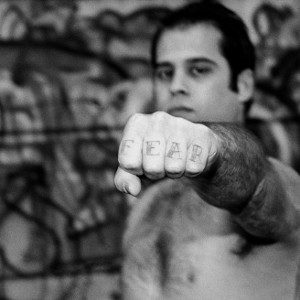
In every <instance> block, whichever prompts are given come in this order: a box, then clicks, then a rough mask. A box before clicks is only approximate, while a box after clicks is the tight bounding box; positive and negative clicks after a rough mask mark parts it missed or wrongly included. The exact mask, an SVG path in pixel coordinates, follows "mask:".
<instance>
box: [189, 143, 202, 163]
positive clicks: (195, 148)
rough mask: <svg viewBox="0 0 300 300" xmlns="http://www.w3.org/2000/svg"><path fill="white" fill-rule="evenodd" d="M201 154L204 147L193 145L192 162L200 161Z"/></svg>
mask: <svg viewBox="0 0 300 300" xmlns="http://www.w3.org/2000/svg"><path fill="white" fill-rule="evenodd" d="M201 153H202V147H200V146H199V145H193V148H192V154H191V157H190V160H191V161H193V162H196V161H197V159H199V157H200V155H201Z"/></svg>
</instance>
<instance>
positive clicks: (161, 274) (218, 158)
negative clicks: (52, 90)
mask: <svg viewBox="0 0 300 300" xmlns="http://www.w3.org/2000/svg"><path fill="white" fill-rule="evenodd" d="M220 38H221V36H220V33H219V32H218V31H217V30H216V29H214V28H213V27H212V26H210V25H205V24H199V25H196V26H191V27H186V28H180V29H172V30H168V31H166V32H165V33H163V35H162V37H161V39H160V41H159V43H158V49H157V50H158V51H157V66H156V72H155V79H154V81H155V95H156V99H157V105H158V109H159V110H163V111H166V112H162V111H159V112H156V113H154V114H151V115H143V114H136V115H134V116H133V117H131V118H130V119H129V121H128V123H127V124H126V126H125V129H124V132H123V138H122V141H121V143H120V150H119V157H118V159H119V168H118V170H117V172H116V176H115V184H116V187H117V188H118V189H119V190H120V191H122V192H125V193H129V194H131V195H134V196H137V195H138V194H139V193H140V192H141V189H142V185H141V175H143V176H146V177H148V178H149V179H151V180H153V181H154V180H159V179H165V178H171V179H173V180H171V181H167V182H166V181H164V180H163V181H158V185H155V186H154V187H152V188H150V191H149V192H148V193H147V192H146V193H145V195H143V197H142V198H141V199H140V201H139V202H138V203H137V204H136V205H135V207H134V208H133V212H132V214H131V217H130V218H129V223H128V229H127V231H126V235H125V239H124V251H125V259H124V266H123V276H122V279H123V295H124V298H125V299H128V300H129V299H130V300H135V299H147V300H158V299H164V300H166V299H173V300H174V299H188V300H192V299H199V298H200V299H236V300H240V299H247V300H253V299H257V300H258V299H260V300H261V299H278V300H279V299H292V297H293V291H294V288H295V286H294V285H295V282H294V279H295V274H296V265H295V261H296V259H297V258H298V257H299V255H298V254H297V253H300V251H299V243H300V241H299V237H297V236H296V235H295V236H294V234H295V232H296V230H297V228H299V225H300V224H299V220H300V215H299V207H300V203H299V197H298V196H299V195H300V180H299V177H298V176H297V175H295V174H294V173H293V174H292V176H291V178H292V179H290V178H289V177H288V174H289V176H290V173H291V172H290V170H285V169H284V168H283V166H281V165H279V166H277V165H276V166H275V165H273V164H271V163H270V161H269V160H268V159H267V158H266V157H265V156H264V154H263V152H262V149H261V147H260V146H259V144H258V143H257V141H256V140H255V139H254V138H253V137H252V136H251V135H249V134H248V133H247V132H246V131H245V130H243V129H242V128H241V127H240V126H236V125H232V124H230V123H231V122H235V123H238V122H242V121H243V103H244V102H246V101H247V100H248V99H249V97H250V96H251V93H252V88H251V72H249V70H245V71H244V72H242V73H241V74H240V75H239V77H238V85H237V86H238V89H237V91H236V92H235V91H232V90H231V89H230V84H229V83H230V82H229V80H230V69H229V66H228V63H227V62H226V60H225V59H224V57H223V56H222V54H221V52H220V49H219V47H218V46H219V42H220ZM207 121H213V122H222V124H218V123H205V124H199V122H207ZM223 122H225V123H223ZM277 169H278V170H283V172H284V174H283V175H282V174H281V175H280V174H279V173H278V172H277ZM177 178H178V179H177ZM174 179H175V180H174ZM285 180H288V181H287V182H288V184H287V183H286V186H287V187H288V188H287V189H285V188H284V187H283V185H282V182H283V181H285ZM295 195H296V196H295ZM297 207H298V208H297ZM298 236H299V235H298ZM297 255H298V256H297ZM204 274H205V275H204ZM272 274H276V276H273V275H272ZM254 291H255V294H254Z"/></svg>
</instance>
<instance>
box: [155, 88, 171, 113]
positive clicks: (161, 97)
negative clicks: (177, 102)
mask: <svg viewBox="0 0 300 300" xmlns="http://www.w3.org/2000/svg"><path fill="white" fill-rule="evenodd" d="M154 97H155V101H156V108H157V109H158V110H165V109H166V107H167V105H168V99H169V92H168V88H167V87H166V86H165V85H162V84H156V85H155V86H154Z"/></svg>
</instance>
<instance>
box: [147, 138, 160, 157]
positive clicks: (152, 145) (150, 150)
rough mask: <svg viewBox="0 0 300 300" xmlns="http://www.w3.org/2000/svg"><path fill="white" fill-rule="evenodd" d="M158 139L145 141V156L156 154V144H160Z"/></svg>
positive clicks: (157, 153)
mask: <svg viewBox="0 0 300 300" xmlns="http://www.w3.org/2000/svg"><path fill="white" fill-rule="evenodd" d="M160 144H161V143H160V141H158V140H154V141H146V149H145V150H146V152H145V154H146V155H147V156H158V155H159V154H160V153H159V151H158V149H157V148H158V146H160Z"/></svg>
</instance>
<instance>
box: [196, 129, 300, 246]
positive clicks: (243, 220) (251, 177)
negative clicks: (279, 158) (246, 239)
mask: <svg viewBox="0 0 300 300" xmlns="http://www.w3.org/2000/svg"><path fill="white" fill-rule="evenodd" d="M207 126H208V127H210V128H211V129H212V130H213V132H214V133H215V134H216V135H217V136H218V138H219V142H220V149H219V153H218V159H217V160H216V162H215V166H214V167H213V168H212V170H210V171H209V172H207V173H204V174H203V175H202V176H200V177H198V178H197V179H194V180H193V181H194V182H196V181H198V182H197V184H196V186H197V190H198V192H199V194H200V195H201V196H202V197H203V198H204V199H205V200H206V201H207V202H209V203H211V204H213V205H215V206H218V207H221V208H224V209H227V210H229V211H230V212H231V213H232V214H233V216H234V218H235V220H236V221H237V223H239V224H240V226H241V227H242V228H243V229H244V230H245V231H247V232H248V233H250V234H251V235H254V236H257V237H261V238H268V239H272V240H274V239H275V240H277V239H280V238H281V237H282V236H284V235H286V233H288V232H290V231H291V229H292V228H293V227H295V224H296V219H297V216H296V214H297V212H296V210H295V208H294V207H293V205H292V203H291V202H290V201H289V199H288V197H287V195H286V193H285V191H284V190H283V187H282V185H281V182H280V179H279V178H278V176H277V174H276V171H275V170H274V169H273V168H272V166H271V164H270V163H269V161H268V160H267V158H266V157H265V155H264V153H263V150H262V148H261V146H260V145H259V143H258V141H257V140H256V139H255V138H254V137H253V136H252V135H251V134H250V133H248V132H247V131H245V130H244V129H241V128H239V127H238V126H235V125H229V124H227V125H225V124H207ZM199 180H200V184H199Z"/></svg>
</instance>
